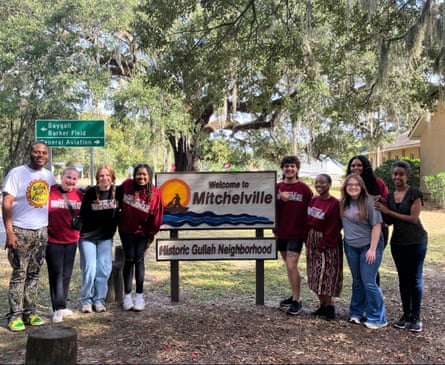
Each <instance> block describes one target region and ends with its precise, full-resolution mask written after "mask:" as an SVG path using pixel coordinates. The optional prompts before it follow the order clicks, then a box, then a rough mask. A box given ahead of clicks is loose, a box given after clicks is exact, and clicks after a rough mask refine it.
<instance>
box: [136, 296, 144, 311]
mask: <svg viewBox="0 0 445 365" xmlns="http://www.w3.org/2000/svg"><path fill="white" fill-rule="evenodd" d="M133 309H134V310H135V311H143V310H144V309H145V300H144V294H143V293H136V298H135V301H134V307H133Z"/></svg>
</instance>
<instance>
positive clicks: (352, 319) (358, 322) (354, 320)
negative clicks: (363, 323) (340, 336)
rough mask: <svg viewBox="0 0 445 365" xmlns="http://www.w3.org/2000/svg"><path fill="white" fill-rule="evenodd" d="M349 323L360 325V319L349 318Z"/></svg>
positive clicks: (355, 317) (356, 317)
mask: <svg viewBox="0 0 445 365" xmlns="http://www.w3.org/2000/svg"><path fill="white" fill-rule="evenodd" d="M348 322H349V323H354V324H360V317H358V316H352V317H349V319H348Z"/></svg>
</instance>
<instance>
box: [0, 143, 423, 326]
mask: <svg viewBox="0 0 445 365" xmlns="http://www.w3.org/2000/svg"><path fill="white" fill-rule="evenodd" d="M48 155H49V148H48V146H47V145H46V144H45V143H43V142H34V143H33V144H32V145H31V152H30V161H29V163H28V164H25V165H21V166H18V167H16V168H13V169H11V170H10V171H9V172H8V174H7V176H6V177H5V179H4V182H3V186H2V194H3V204H2V213H3V221H4V225H5V231H6V245H5V248H7V249H8V260H9V262H10V264H11V267H12V274H11V279H10V283H9V292H8V301H9V306H10V312H9V314H8V328H9V329H10V330H11V331H22V330H24V329H25V326H26V325H31V326H38V325H41V324H43V322H44V321H43V319H42V318H41V317H40V316H39V315H37V313H36V297H37V289H38V283H39V274H40V268H41V266H42V264H43V262H44V260H45V259H46V262H47V266H48V275H49V287H50V296H51V304H52V309H53V317H52V321H53V322H54V323H57V322H62V321H63V318H64V317H66V316H69V315H71V314H72V311H71V309H69V308H68V307H67V295H68V290H69V285H70V281H71V275H72V271H73V265H74V260H75V255H76V250H77V247H79V251H80V267H81V272H82V286H81V293H80V296H81V298H80V301H81V312H83V313H91V312H93V311H95V312H105V311H106V307H105V299H106V295H107V291H108V279H109V276H110V274H111V271H112V256H113V253H112V247H113V236H114V234H115V233H116V231H118V232H119V236H120V240H121V243H122V246H123V250H124V267H123V279H124V292H125V296H124V301H123V309H124V310H135V311H141V310H143V309H144V308H145V301H144V295H143V284H144V276H145V263H144V254H145V251H146V249H147V248H148V247H149V246H150V244H151V243H152V241H153V239H154V237H155V235H156V234H157V233H158V232H159V229H160V226H161V223H162V217H163V213H164V208H163V205H162V202H161V196H160V191H159V190H158V189H157V188H156V187H155V186H154V185H153V172H152V170H151V168H150V167H149V166H148V165H147V164H140V165H138V166H136V168H135V169H134V172H133V177H132V178H128V179H126V180H125V181H124V182H122V183H121V184H120V185H117V184H116V174H115V171H114V170H113V168H112V167H111V166H109V165H103V166H101V167H99V168H98V169H97V172H96V185H94V186H90V187H87V188H86V189H80V188H78V187H77V182H78V179H79V172H78V171H77V169H75V168H74V167H68V168H66V169H65V170H64V171H63V172H62V174H61V183H60V184H57V183H56V181H55V178H54V176H53V174H52V173H51V172H50V171H49V170H47V169H46V168H45V167H44V166H45V164H46V163H47V161H48ZM280 167H281V169H282V173H283V179H282V181H280V182H279V183H278V184H277V219H276V228H275V229H274V234H275V236H276V238H277V248H278V250H279V252H280V254H281V257H282V259H283V261H284V262H285V266H286V270H287V277H288V281H289V284H290V288H291V291H292V293H291V296H290V297H289V298H286V299H283V300H282V301H281V302H280V307H281V308H283V309H285V310H286V312H287V313H288V314H291V315H298V314H299V313H300V312H301V311H302V307H303V304H302V300H301V296H300V291H301V276H300V272H299V269H298V261H299V258H300V255H301V252H302V249H303V246H305V247H306V262H307V265H306V266H307V278H308V284H309V288H310V289H311V290H312V291H313V292H314V293H315V294H316V295H317V296H318V299H319V306H318V308H317V309H316V310H314V311H313V312H312V313H311V314H312V315H314V316H320V317H324V318H325V319H327V320H334V319H335V318H336V312H335V305H334V299H333V298H335V297H339V296H340V294H341V292H342V287H343V252H344V253H345V256H346V259H347V262H348V265H349V268H350V272H351V277H352V294H351V300H350V305H349V322H351V323H353V324H361V323H363V324H364V326H366V327H367V328H371V329H378V328H382V327H384V326H386V325H387V318H386V314H385V305H384V298H383V293H382V290H381V288H380V286H379V276H378V269H379V266H380V264H381V261H382V257H383V251H384V248H385V245H386V243H387V241H388V225H392V226H393V231H392V235H391V239H390V244H391V254H392V256H393V259H394V263H395V266H396V268H397V272H398V277H399V288H400V296H401V301H402V311H403V313H402V315H401V317H400V319H399V320H397V321H395V322H394V323H393V325H394V326H395V327H397V328H408V329H409V330H411V331H415V332H418V331H421V330H422V322H421V320H420V315H421V303H422V294H423V264H424V260H425V255H426V250H427V233H426V231H425V229H424V228H423V226H422V224H421V222H420V219H419V216H420V212H421V206H422V203H423V201H422V197H423V196H422V193H421V192H420V191H419V189H417V188H416V187H412V186H409V185H408V184H407V179H408V177H409V175H410V172H411V170H410V165H409V164H408V163H407V162H405V161H396V162H395V163H394V164H393V165H392V168H391V173H392V179H393V181H394V185H395V190H394V191H393V192H388V189H387V187H386V185H385V183H384V182H383V181H382V180H381V179H379V178H378V177H376V176H375V174H374V172H373V171H372V167H371V165H370V163H369V161H368V160H367V159H366V157H364V156H354V157H353V158H352V159H351V160H350V161H349V163H348V167H347V176H346V178H345V180H344V183H343V185H342V187H341V198H340V199H337V198H336V197H334V196H332V195H331V193H330V188H331V185H332V180H331V177H330V176H329V175H327V174H320V175H318V176H317V177H316V179H315V191H316V193H317V195H316V196H314V194H313V192H312V190H311V188H310V187H309V186H308V185H307V184H305V183H304V182H302V181H300V180H299V177H298V172H299V169H300V161H299V159H298V158H297V157H296V156H286V157H285V158H283V159H282V161H281V165H280ZM78 216H80V218H81V221H82V226H81V227H79V226H76V225H74V224H73V219H74V217H78ZM342 231H343V234H342ZM133 279H134V280H135V284H136V285H135V296H134V297H133V295H132V291H133Z"/></svg>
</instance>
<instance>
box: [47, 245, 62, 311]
mask: <svg viewBox="0 0 445 365" xmlns="http://www.w3.org/2000/svg"><path fill="white" fill-rule="evenodd" d="M63 255H64V248H63V245H59V244H56V243H48V246H47V247H46V265H47V267H48V280H49V291H50V296H51V304H52V308H53V311H55V310H58V309H62V308H63V306H62V304H63Z"/></svg>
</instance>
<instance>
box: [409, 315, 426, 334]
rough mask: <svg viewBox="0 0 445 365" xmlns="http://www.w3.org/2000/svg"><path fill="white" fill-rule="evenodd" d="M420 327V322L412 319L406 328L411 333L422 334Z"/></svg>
mask: <svg viewBox="0 0 445 365" xmlns="http://www.w3.org/2000/svg"><path fill="white" fill-rule="evenodd" d="M422 327H423V326H422V321H421V320H420V319H418V318H413V319H412V320H411V323H410V325H409V327H408V328H409V330H410V331H411V332H422Z"/></svg>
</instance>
